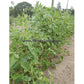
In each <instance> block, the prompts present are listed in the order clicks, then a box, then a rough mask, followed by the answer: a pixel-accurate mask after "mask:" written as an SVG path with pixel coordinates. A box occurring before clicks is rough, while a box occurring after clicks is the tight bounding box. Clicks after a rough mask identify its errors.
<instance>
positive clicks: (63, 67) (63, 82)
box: [44, 36, 74, 84]
mask: <svg viewBox="0 0 84 84" xmlns="http://www.w3.org/2000/svg"><path fill="white" fill-rule="evenodd" d="M71 38H72V39H71V40H70V42H71V43H72V45H64V46H63V47H64V48H65V50H66V51H68V52H69V53H70V54H68V55H64V56H63V57H64V58H63V61H62V62H61V63H59V64H56V70H55V69H52V68H51V67H49V68H48V69H47V70H46V71H44V75H45V76H46V77H47V78H49V73H48V70H49V71H50V72H51V73H52V74H53V82H54V84H74V36H71Z"/></svg>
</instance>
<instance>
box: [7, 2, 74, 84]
mask: <svg viewBox="0 0 84 84" xmlns="http://www.w3.org/2000/svg"><path fill="white" fill-rule="evenodd" d="M32 12H33V14H32V16H30V15H29V14H25V13H24V12H22V14H21V15H20V14H18V16H17V17H13V16H10V26H9V33H10V34H9V35H10V49H9V50H10V51H9V53H10V55H9V58H10V61H9V65H10V67H9V70H10V71H9V72H10V84H53V82H52V79H53V76H52V74H51V73H50V72H49V74H50V79H48V78H46V77H45V76H44V74H43V71H44V70H46V69H47V68H48V67H49V66H51V67H52V68H54V69H56V66H55V64H56V62H54V61H53V58H55V57H56V56H57V54H60V53H62V51H61V48H60V47H61V46H63V45H64V44H65V43H68V42H67V40H66V39H67V38H69V37H70V36H71V35H73V34H74V16H73V15H71V14H70V13H69V12H68V10H67V11H64V12H63V11H61V10H57V9H56V8H54V7H50V8H48V7H45V6H42V5H41V4H39V3H37V4H36V6H35V7H34V8H33V9H32ZM25 40H27V41H25ZM28 40H31V42H28ZM32 40H33V41H32ZM35 40H41V41H40V42H38V41H35ZM42 40H60V42H57V41H53V42H49V41H42ZM60 60H61V61H62V60H63V56H60ZM60 60H58V62H57V63H59V62H60Z"/></svg>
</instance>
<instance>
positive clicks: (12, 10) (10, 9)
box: [9, 6, 14, 16]
mask: <svg viewBox="0 0 84 84" xmlns="http://www.w3.org/2000/svg"><path fill="white" fill-rule="evenodd" d="M13 14H14V8H13V7H12V6H11V7H9V15H10V16H13Z"/></svg>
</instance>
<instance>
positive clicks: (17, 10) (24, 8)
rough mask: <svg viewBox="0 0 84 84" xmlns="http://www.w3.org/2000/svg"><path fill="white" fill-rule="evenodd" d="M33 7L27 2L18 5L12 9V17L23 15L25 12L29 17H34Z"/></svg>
mask: <svg viewBox="0 0 84 84" xmlns="http://www.w3.org/2000/svg"><path fill="white" fill-rule="evenodd" d="M32 8H33V7H32V5H31V4H30V3H27V2H21V3H18V4H17V5H16V6H14V8H13V7H10V16H11V15H12V16H14V17H17V16H18V14H19V15H22V13H23V12H24V13H25V14H27V15H30V16H32V14H33V12H32Z"/></svg>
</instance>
